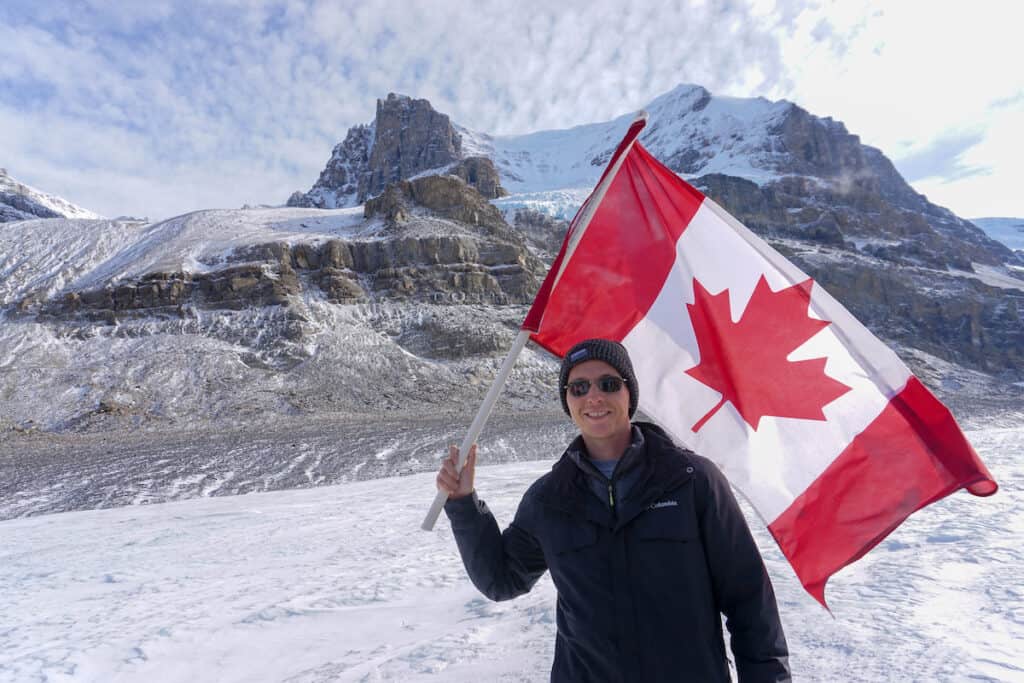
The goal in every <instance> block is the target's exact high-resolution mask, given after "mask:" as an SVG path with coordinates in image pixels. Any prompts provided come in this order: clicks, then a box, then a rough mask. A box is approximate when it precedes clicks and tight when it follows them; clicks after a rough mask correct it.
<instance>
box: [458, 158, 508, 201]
mask: <svg viewBox="0 0 1024 683" xmlns="http://www.w3.org/2000/svg"><path fill="white" fill-rule="evenodd" d="M448 174H449V175H453V176H456V177H459V178H462V180H464V181H465V182H466V184H467V185H469V186H471V187H474V188H476V191H477V192H479V193H480V194H481V195H483V196H484V197H486V198H487V199H497V198H498V197H504V196H505V195H507V194H508V192H506V191H505V188H503V187H502V186H501V179H500V178H499V177H498V169H496V168H495V167H494V162H493V161H491V160H490V159H488V158H487V157H467V158H465V159H463V160H462V161H460V162H459V163H458V164H456V165H455V167H454V168H452V169H450V170H449V171H448Z"/></svg>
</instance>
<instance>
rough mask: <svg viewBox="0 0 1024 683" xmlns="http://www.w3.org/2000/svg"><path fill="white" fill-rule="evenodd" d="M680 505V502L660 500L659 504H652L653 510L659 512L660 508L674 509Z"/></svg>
mask: <svg viewBox="0 0 1024 683" xmlns="http://www.w3.org/2000/svg"><path fill="white" fill-rule="evenodd" d="M677 505H679V501H678V500H659V501H658V502H657V503H651V509H652V510H657V509H658V508H672V507H676V506H677Z"/></svg>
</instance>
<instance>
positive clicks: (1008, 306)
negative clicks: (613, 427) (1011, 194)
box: [293, 85, 1024, 377]
mask: <svg viewBox="0 0 1024 683" xmlns="http://www.w3.org/2000/svg"><path fill="white" fill-rule="evenodd" d="M646 109H647V111H648V113H649V122H648V125H647V127H646V129H645V130H644V132H643V133H642V135H641V137H640V141H641V143H642V144H643V145H644V146H645V147H647V149H648V150H649V151H651V152H652V153H653V154H654V155H655V156H657V157H658V158H659V159H661V160H662V161H663V162H665V163H666V164H667V165H668V166H669V167H670V168H672V169H673V170H674V171H676V172H677V173H679V174H680V175H682V176H684V177H685V178H687V179H688V180H689V181H690V182H691V183H693V184H694V185H696V186H697V187H698V188H699V189H701V190H702V191H703V192H705V193H706V194H708V195H709V196H711V197H712V198H713V199H715V200H716V201H718V202H719V203H720V204H722V205H723V206H725V208H726V209H728V210H729V211H730V212H731V213H733V215H735V216H736V217H737V218H739V219H740V220H741V221H742V222H743V223H744V224H746V225H747V226H748V227H750V228H751V229H753V230H754V231H755V232H758V233H759V234H761V235H762V236H763V237H765V238H766V239H767V240H768V241H769V243H771V244H772V245H773V246H775V247H776V248H778V249H780V250H782V251H783V252H784V253H786V254H787V255H789V256H790V257H791V258H793V260H795V261H796V262H797V263H798V265H800V266H801V267H802V268H803V269H804V270H806V271H807V272H809V273H810V274H811V275H812V276H814V277H815V278H816V279H817V280H818V282H819V283H821V284H822V285H823V286H825V287H826V288H828V289H829V290H830V291H832V293H833V294H835V295H836V296H837V297H838V298H839V299H840V300H841V301H843V302H844V303H845V304H846V305H847V306H848V307H850V308H851V309H852V310H853V312H854V313H855V314H856V315H858V317H860V318H861V319H862V320H864V321H865V322H866V323H867V324H868V325H869V326H871V327H872V328H873V329H875V330H876V331H879V332H884V334H883V336H885V337H886V338H887V339H889V340H891V341H894V342H897V343H900V344H902V345H904V346H907V347H909V348H911V349H917V350H920V351H925V352H927V353H929V354H933V355H936V356H938V357H940V358H946V359H949V360H952V361H954V362H958V363H966V364H967V366H968V367H972V368H976V369H980V370H983V371H986V372H994V373H997V374H998V373H1004V372H1005V373H1008V376H1014V377H1016V376H1019V375H1020V372H1021V366H1022V359H1024V332H1022V331H1021V325H1020V324H1019V318H1018V315H1019V311H1020V310H1021V305H1022V304H1024V301H1022V300H1021V293H1022V291H1024V255H1020V254H1016V253H1014V252H1013V251H1012V250H1011V249H1009V248H1008V247H1007V246H1006V245H1004V244H1002V243H1000V242H998V241H996V240H993V239H991V238H990V237H989V236H988V235H987V234H986V233H985V232H984V231H983V230H981V229H980V228H979V227H977V226H976V225H974V224H973V223H971V222H969V221H966V220H964V219H962V218H960V217H958V216H956V215H955V214H953V213H952V212H951V211H949V210H948V209H945V208H942V207H939V206H936V205H934V204H932V203H931V202H929V201H928V199H927V198H926V197H925V196H923V195H921V194H919V193H917V192H916V191H914V189H913V188H911V187H910V185H909V184H908V183H907V182H906V181H905V180H904V179H903V178H902V177H901V176H900V174H899V173H898V172H897V170H896V169H895V167H894V166H893V164H892V163H891V162H890V161H889V160H888V159H887V158H886V157H885V155H884V154H883V153H882V152H881V151H880V150H878V149H876V148H873V147H870V146H867V145H864V144H862V143H861V142H860V139H859V138H858V137H857V136H856V135H853V134H851V133H849V132H848V131H847V130H846V127H845V126H844V125H843V124H842V123H841V122H838V121H834V120H832V119H831V118H820V117H817V116H814V115H812V114H810V113H809V112H807V111H806V110H804V109H802V108H800V107H799V106H797V105H795V104H792V103H790V102H785V101H781V102H769V101H768V100H765V99H763V98H752V99H751V98H747V99H745V98H733V97H716V96H713V95H712V94H711V93H709V92H708V91H707V90H706V89H705V88H702V87H700V86H695V85H680V86H679V87H677V88H675V89H673V90H672V91H670V92H668V93H666V94H664V95H662V96H660V97H658V98H656V99H655V100H654V101H652V102H651V103H650V104H649V105H648V106H647V108H646ZM432 111H433V110H432V108H431V107H430V104H429V102H427V101H425V100H414V99H411V98H408V97H403V96H399V95H394V94H391V95H389V96H388V97H387V98H386V99H384V100H378V103H377V114H378V116H377V119H375V120H374V121H373V122H371V123H370V124H367V125H362V126H356V127H354V128H352V129H350V131H349V133H348V135H347V137H346V140H345V142H343V143H342V144H340V145H338V146H337V147H336V148H335V150H334V153H333V155H332V157H331V160H330V162H329V163H328V167H327V169H325V171H324V173H322V174H321V176H320V179H319V180H318V181H317V184H316V185H315V186H314V187H313V188H312V190H311V191H310V192H308V193H306V194H305V195H302V194H301V193H297V194H296V195H295V196H293V199H296V200H297V199H298V198H299V197H301V198H303V201H305V202H307V204H306V205H311V204H312V205H321V204H319V203H317V202H318V201H320V200H319V199H318V198H322V197H325V196H326V197H330V198H332V201H335V202H336V203H338V204H354V203H357V202H360V201H362V200H363V195H364V194H366V193H372V192H371V190H370V189H368V188H371V185H370V184H369V180H368V179H370V178H399V177H407V176H409V175H422V174H430V173H451V172H456V173H458V171H457V170H456V169H458V168H459V166H460V165H462V164H465V163H466V162H467V160H472V161H473V163H475V164H477V165H478V166H487V167H488V168H489V165H488V162H490V164H493V168H494V170H495V171H496V173H497V176H498V183H497V184H498V186H499V187H501V188H502V189H503V190H504V191H506V192H508V193H509V194H508V195H505V196H502V197H500V198H497V199H494V200H493V201H492V203H493V204H494V205H495V206H497V207H498V208H499V209H501V210H502V212H503V213H504V214H505V216H506V218H507V219H508V220H509V221H510V222H512V223H513V224H515V226H516V227H517V228H519V229H520V230H521V231H523V233H524V234H525V235H527V236H528V237H529V238H530V239H531V242H532V243H533V245H534V246H535V247H538V248H541V249H543V250H546V253H548V254H550V252H551V251H553V250H554V249H557V245H558V244H559V242H560V233H559V232H558V231H559V230H564V223H559V220H564V219H565V218H568V217H570V216H572V215H573V214H574V213H575V211H576V209H577V208H578V207H579V205H580V204H581V203H582V201H583V200H584V199H585V197H586V196H587V194H588V193H589V192H590V190H591V189H592V187H593V186H594V184H595V183H596V181H597V179H598V177H599V176H600V174H601V172H602V170H603V168H604V165H605V164H606V163H607V161H608V159H609V158H610V156H611V154H612V152H613V151H614V148H615V146H616V144H617V143H618V141H619V140H620V139H621V136H622V134H623V132H624V131H625V129H626V128H627V127H628V125H629V123H630V121H632V119H633V115H632V114H628V115H624V116H621V117H619V118H617V119H614V120H612V121H608V122H604V123H595V124H588V125H583V126H577V127H575V128H571V129H567V130H556V131H542V132H538V133H531V134H527V135H517V136H493V135H488V134H485V133H480V132H476V131H472V130H470V129H468V128H466V127H464V126H460V125H458V124H457V123H453V122H451V121H450V120H449V119H448V117H446V116H444V115H437V114H436V113H431V112H432ZM423 140H430V141H431V142H430V143H429V144H427V145H426V146H424V143H423V142H422V141H423ZM355 141H362V142H360V145H362V146H359V145H356V144H355ZM381 146H386V147H387V149H388V150H389V151H388V153H387V154H379V153H377V152H378V150H379V148H380V147H381ZM352 150H357V153H350V152H352ZM396 159H398V160H405V161H403V163H406V165H405V166H402V165H399V164H398V163H396V162H395V160H396ZM409 159H414V160H417V161H416V163H412V164H411V165H410V164H409V163H408V160H409ZM332 168H344V169H345V172H346V176H345V177H346V178H349V179H350V178H360V179H363V180H361V181H360V182H359V183H356V185H352V184H351V183H350V182H346V183H344V184H337V185H332V184H331V182H330V177H331V173H330V171H331V169H332ZM488 196H492V197H493V196H494V194H490V195H488ZM559 226H560V227H559Z"/></svg>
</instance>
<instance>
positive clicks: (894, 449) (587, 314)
mask: <svg viewBox="0 0 1024 683" xmlns="http://www.w3.org/2000/svg"><path fill="white" fill-rule="evenodd" d="M643 125H644V122H643V121H637V122H636V123H634V124H633V126H632V127H631V128H630V130H629V132H628V133H627V134H626V137H625V138H624V139H623V141H622V143H621V144H620V145H619V148H618V150H617V151H616V153H615V155H614V156H613V157H612V159H611V161H610V162H609V165H608V168H607V169H606V170H605V176H604V177H603V178H602V180H603V181H608V180H610V184H608V183H607V182H603V183H599V185H598V188H599V189H598V190H597V191H595V193H594V195H592V196H591V197H590V198H589V199H588V200H587V203H585V204H584V206H583V207H582V208H581V210H580V212H579V213H578V214H577V217H576V219H574V221H573V224H572V225H571V226H570V229H569V232H568V234H567V235H566V239H565V242H564V244H563V245H562V251H561V252H560V253H559V255H558V257H557V259H556V260H555V262H554V265H552V267H551V271H550V272H549V273H548V276H547V278H546V279H545V281H544V284H543V286H542V287H541V290H540V293H539V294H538V295H537V299H536V300H535V301H534V304H533V307H532V308H531V309H530V312H529V314H528V315H527V318H526V320H525V321H524V323H523V329H524V330H528V331H530V332H532V335H531V339H533V341H535V342H536V343H538V344H540V345H541V346H543V347H544V348H546V349H548V350H549V351H551V352H552V353H554V354H556V355H558V356H563V355H564V354H565V352H566V351H568V349H569V348H570V347H571V346H572V345H573V344H574V343H576V342H577V341H580V340H582V339H587V338H590V337H604V338H607V339H615V340H618V341H621V342H622V343H623V344H624V345H625V346H626V348H627V349H628V350H629V353H630V356H631V358H632V360H633V366H634V370H635V372H636V375H637V378H638V380H639V384H640V387H641V391H640V409H641V410H642V411H643V412H644V413H646V414H647V415H649V416H650V417H651V418H653V419H654V420H655V421H656V422H658V424H660V425H661V426H662V427H663V428H664V429H665V430H666V431H668V432H669V434H671V436H672V437H673V438H674V439H675V440H676V441H677V442H678V443H680V444H683V445H686V446H688V447H689V448H691V449H693V450H694V451H696V452H697V453H699V454H701V455H704V456H705V457H708V458H710V459H711V460H713V461H714V462H715V463H716V464H717V465H718V466H719V467H720V468H721V469H722V471H723V472H724V473H725V474H726V476H727V477H728V479H729V481H730V482H731V483H732V484H733V485H734V486H735V487H736V488H738V489H739V490H740V491H741V492H742V493H743V494H744V495H745V496H746V498H747V499H748V500H749V501H750V502H751V503H752V504H753V506H754V508H755V509H756V510H757V512H758V513H759V514H760V515H761V517H762V518H763V519H764V520H765V522H766V523H767V525H768V529H769V531H770V532H771V533H772V535H773V536H774V537H775V540H776V541H777V542H778V544H779V546H780V548H781V549H782V552H783V553H784V554H785V556H786V558H787V559H788V560H789V562H790V564H791V565H792V566H793V569H794V570H795V571H796V574H797V576H798V577H799V579H800V581H801V582H802V583H803V585H804V588H806V590H807V591H808V592H809V593H810V594H811V595H813V596H814V597H815V598H816V599H817V600H818V601H819V602H821V603H822V604H823V605H824V604H825V582H826V581H827V580H828V578H829V577H830V576H831V575H832V574H834V573H835V572H837V571H839V569H841V568H842V567H844V566H846V565H848V564H850V563H851V562H853V561H855V560H857V559H858V558H859V557H861V556H862V555H864V553H866V552H867V551H868V550H870V549H871V548H872V547H874V546H875V545H876V544H878V543H879V542H880V541H881V540H882V539H883V538H884V537H885V536H886V535H887V534H888V533H889V532H890V531H892V530H893V529H895V528H896V527H897V526H898V525H899V524H900V523H901V522H902V521H903V520H904V519H906V518H907V517H908V516H909V515H910V514H911V513H913V512H914V511H915V510H918V509H920V508H922V507H924V506H925V505H928V504H929V503H931V502H933V501H935V500H938V499H939V498H942V497H943V496H946V495H948V494H949V493H952V492H953V491H955V490H957V489H959V488H966V489H967V490H968V491H969V492H971V493H973V494H975V495H979V496H987V495H991V494H993V493H995V491H996V489H997V485H996V483H995V481H994V480H993V479H992V476H991V475H990V474H989V472H988V470H987V469H986V468H985V465H984V464H983V463H982V462H981V460H980V459H979V457H978V454H977V453H976V452H975V451H974V449H973V448H972V447H971V445H970V444H969V443H968V442H967V440H966V438H965V437H964V435H963V433H962V432H961V431H960V428H959V427H958V426H957V424H956V421H955V420H954V418H953V416H952V415H951V414H950V412H949V410H948V409H947V408H946V407H945V406H944V405H943V404H942V403H940V402H939V401H938V400H937V399H936V398H935V397H934V396H933V395H932V394H931V392H930V391H929V390H928V389H927V388H925V386H924V385H923V384H922V383H921V382H920V381H919V380H918V379H917V378H916V377H914V376H913V375H912V374H911V372H910V370H909V369H908V368H907V367H906V365H904V364H903V363H902V362H901V361H900V359H899V358H898V357H897V356H896V354H895V353H894V352H893V351H892V350H891V349H889V348H888V347H887V346H886V345H885V344H883V343H882V342H881V341H880V340H879V339H878V338H876V337H875V336H874V335H873V334H872V333H871V332H869V331H868V330H867V328H865V327H864V326H863V325H862V324H861V323H859V322H858V321H857V320H856V319H855V318H854V317H853V316H852V315H850V313H849V312H848V311H847V310H846V309H845V308H844V307H843V306H842V305H841V304H839V302H837V301H836V300H835V299H833V298H832V297H831V296H830V295H829V294H828V293H827V292H826V291H825V290H824V289H822V288H821V287H820V286H819V285H817V284H815V283H814V281H813V280H811V279H810V278H809V277H808V276H807V275H805V274H804V273H803V272H801V271H800V270H799V269H798V268H797V267H796V266H794V265H793V264H792V263H790V262H789V261H787V260H786V259H785V258H783V257H782V256H781V255H780V254H779V253H778V252H776V251H775V250H773V249H772V248H771V247H769V246H768V245H767V244H766V243H765V242H764V241H763V240H761V239H760V238H758V237H757V236H756V235H754V234H753V233H752V232H751V231H750V230H748V229H747V228H746V227H744V226H743V225H741V224H740V223H739V222H738V221H736V220H735V219H734V218H733V217H731V216H729V215H728V214H727V213H725V211H724V210H723V209H722V208H721V207H719V206H718V205H716V204H715V203H714V202H712V201H711V200H710V199H708V198H707V197H705V196H704V195H703V194H701V193H700V192H699V191H698V190H696V189H694V188H693V187H692V186H690V185H689V184H688V183H686V182H685V181H684V180H682V179H681V178H679V176H677V175H676V174H675V173H673V172H672V171H671V170H669V169H668V168H666V167H665V166H663V165H662V164H661V163H659V162H658V161H657V160H656V159H655V158H654V157H653V156H651V155H650V153H648V152H647V150H645V149H644V148H643V147H642V146H641V145H640V144H639V143H638V142H635V138H636V136H637V135H638V134H639V133H640V130H641V129H642V128H643ZM602 185H605V188H606V192H602V190H604V189H605V188H602ZM585 215H586V216H589V218H590V220H589V222H587V221H586V220H581V216H585ZM578 224H579V225H578ZM580 226H582V227H580ZM578 228H579V229H578Z"/></svg>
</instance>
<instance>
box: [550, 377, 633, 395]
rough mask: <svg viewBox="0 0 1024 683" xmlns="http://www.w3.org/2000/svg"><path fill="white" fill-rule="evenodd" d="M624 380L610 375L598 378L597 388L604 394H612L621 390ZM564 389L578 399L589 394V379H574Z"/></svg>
mask: <svg viewBox="0 0 1024 683" xmlns="http://www.w3.org/2000/svg"><path fill="white" fill-rule="evenodd" d="M625 381H626V380H625V379H623V378H622V377H612V376H611V375H605V376H604V377H599V378H598V380H597V388H598V389H600V390H601V391H602V392H604V393H606V394H614V393H615V392H616V391H618V390H619V389H621V388H622V385H623V383H624V382H625ZM565 388H566V389H568V390H569V393H570V394H572V395H573V396H575V397H576V398H580V397H583V396H586V395H587V394H589V393H590V380H589V379H574V380H573V381H571V382H569V383H568V384H566V385H565Z"/></svg>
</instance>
